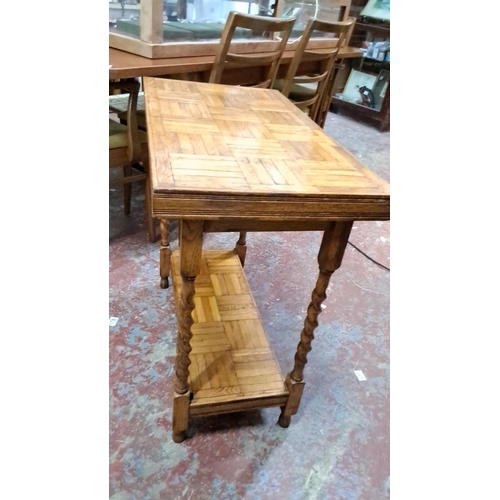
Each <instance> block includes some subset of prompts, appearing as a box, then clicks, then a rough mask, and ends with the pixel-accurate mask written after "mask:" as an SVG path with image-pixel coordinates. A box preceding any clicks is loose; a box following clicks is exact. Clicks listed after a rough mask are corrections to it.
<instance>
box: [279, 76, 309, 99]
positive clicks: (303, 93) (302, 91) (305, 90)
mask: <svg viewBox="0 0 500 500" xmlns="http://www.w3.org/2000/svg"><path fill="white" fill-rule="evenodd" d="M283 84H284V81H283V80H275V82H274V85H273V89H275V90H279V91H280V92H281V91H282V90H283ZM315 95H316V89H315V88H311V87H308V86H306V85H299V84H297V83H294V84H293V85H292V87H291V89H290V93H289V94H288V99H290V100H291V101H299V102H300V101H307V100H308V99H312V98H313V97H314V96H315Z"/></svg>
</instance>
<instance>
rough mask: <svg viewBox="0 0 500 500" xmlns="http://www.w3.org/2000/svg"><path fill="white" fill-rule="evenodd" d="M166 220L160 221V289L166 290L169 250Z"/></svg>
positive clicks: (168, 224)
mask: <svg viewBox="0 0 500 500" xmlns="http://www.w3.org/2000/svg"><path fill="white" fill-rule="evenodd" d="M169 226H170V223H169V221H168V219H160V238H161V241H160V278H161V279H160V288H168V277H169V276H170V257H171V254H172V251H171V250H170V242H169V232H168V230H169Z"/></svg>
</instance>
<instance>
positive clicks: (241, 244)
mask: <svg viewBox="0 0 500 500" xmlns="http://www.w3.org/2000/svg"><path fill="white" fill-rule="evenodd" d="M234 249H235V250H236V253H237V254H238V257H239V258H240V262H241V267H245V257H246V255H247V232H246V231H241V232H240V237H239V239H238V241H237V242H236V247H235V248H234Z"/></svg>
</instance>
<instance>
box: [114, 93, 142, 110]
mask: <svg viewBox="0 0 500 500" xmlns="http://www.w3.org/2000/svg"><path fill="white" fill-rule="evenodd" d="M128 96H129V94H115V95H110V96H109V110H110V111H114V112H115V113H124V112H125V113H126V112H127V106H128ZM139 110H142V111H144V92H139V97H138V98H137V111H139Z"/></svg>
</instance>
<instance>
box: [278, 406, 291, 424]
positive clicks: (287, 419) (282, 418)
mask: <svg viewBox="0 0 500 500" xmlns="http://www.w3.org/2000/svg"><path fill="white" fill-rule="evenodd" d="M284 411H285V406H283V407H282V408H281V415H280V418H279V419H278V425H279V426H280V427H283V429H286V428H288V426H289V425H290V422H291V420H292V417H291V416H285V415H284V414H283V412H284Z"/></svg>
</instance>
